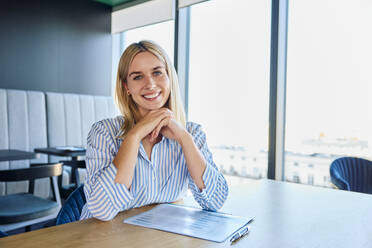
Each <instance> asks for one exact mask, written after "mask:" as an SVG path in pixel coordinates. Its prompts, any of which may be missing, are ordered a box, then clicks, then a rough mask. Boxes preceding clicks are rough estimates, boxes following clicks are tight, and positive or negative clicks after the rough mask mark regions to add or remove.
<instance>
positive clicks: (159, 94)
mask: <svg viewBox="0 0 372 248" xmlns="http://www.w3.org/2000/svg"><path fill="white" fill-rule="evenodd" d="M125 88H126V89H127V91H129V94H130V95H131V97H132V99H133V101H134V102H135V103H136V105H137V107H138V110H139V112H140V113H141V115H142V116H144V115H145V114H146V113H147V112H148V111H150V110H154V109H159V108H161V107H163V106H164V105H165V103H166V102H167V100H168V98H169V94H170V82H169V78H168V74H167V71H166V69H165V65H164V63H163V62H162V61H160V60H159V59H158V58H157V57H156V56H155V55H153V54H152V53H150V52H141V53H139V54H137V55H136V56H135V57H134V59H133V61H132V63H131V64H130V66H129V69H128V76H127V79H126V83H125Z"/></svg>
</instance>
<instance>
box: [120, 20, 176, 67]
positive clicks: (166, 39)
mask: <svg viewBox="0 0 372 248" xmlns="http://www.w3.org/2000/svg"><path fill="white" fill-rule="evenodd" d="M121 35H122V40H123V46H122V51H121V52H124V50H125V48H126V47H127V46H129V45H130V44H132V43H133V42H138V41H141V40H152V41H155V42H156V43H157V44H159V45H160V46H161V47H162V48H163V49H164V50H165V51H166V52H167V54H168V56H169V58H170V59H171V61H172V62H173V54H174V21H167V22H161V23H158V24H153V25H149V26H145V27H140V28H136V29H132V30H128V31H125V32H123V33H121Z"/></svg>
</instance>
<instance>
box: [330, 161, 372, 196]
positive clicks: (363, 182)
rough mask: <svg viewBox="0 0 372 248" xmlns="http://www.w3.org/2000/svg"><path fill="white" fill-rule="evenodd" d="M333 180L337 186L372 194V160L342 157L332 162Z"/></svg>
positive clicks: (331, 172)
mask: <svg viewBox="0 0 372 248" xmlns="http://www.w3.org/2000/svg"><path fill="white" fill-rule="evenodd" d="M330 174H331V181H332V183H333V184H334V185H336V186H337V188H339V189H342V190H348V191H355V192H361V193H369V194H372V161H369V160H366V159H362V158H355V157H342V158H338V159H336V160H335V161H333V162H332V164H331V167H330Z"/></svg>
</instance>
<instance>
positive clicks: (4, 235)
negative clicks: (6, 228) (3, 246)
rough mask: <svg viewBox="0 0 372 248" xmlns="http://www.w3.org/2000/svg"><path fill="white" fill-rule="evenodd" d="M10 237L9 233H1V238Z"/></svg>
mask: <svg viewBox="0 0 372 248" xmlns="http://www.w3.org/2000/svg"><path fill="white" fill-rule="evenodd" d="M6 236H8V234H7V233H5V232H2V231H0V238H2V237H6Z"/></svg>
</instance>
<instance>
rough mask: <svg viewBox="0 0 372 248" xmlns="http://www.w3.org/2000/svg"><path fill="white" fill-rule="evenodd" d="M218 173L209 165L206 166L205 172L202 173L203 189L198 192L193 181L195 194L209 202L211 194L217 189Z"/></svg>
mask: <svg viewBox="0 0 372 248" xmlns="http://www.w3.org/2000/svg"><path fill="white" fill-rule="evenodd" d="M218 176H219V172H218V171H217V170H216V168H214V167H213V166H212V165H210V164H208V163H207V164H206V167H205V171H204V173H203V177H202V179H203V182H204V185H205V188H204V189H203V190H202V191H200V190H199V188H198V186H197V185H196V184H195V182H194V181H193V186H194V188H195V192H196V194H197V195H198V196H199V197H200V198H203V199H205V200H206V201H207V202H209V201H210V200H211V199H212V198H213V194H214V192H215V190H216V188H217V183H218Z"/></svg>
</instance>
